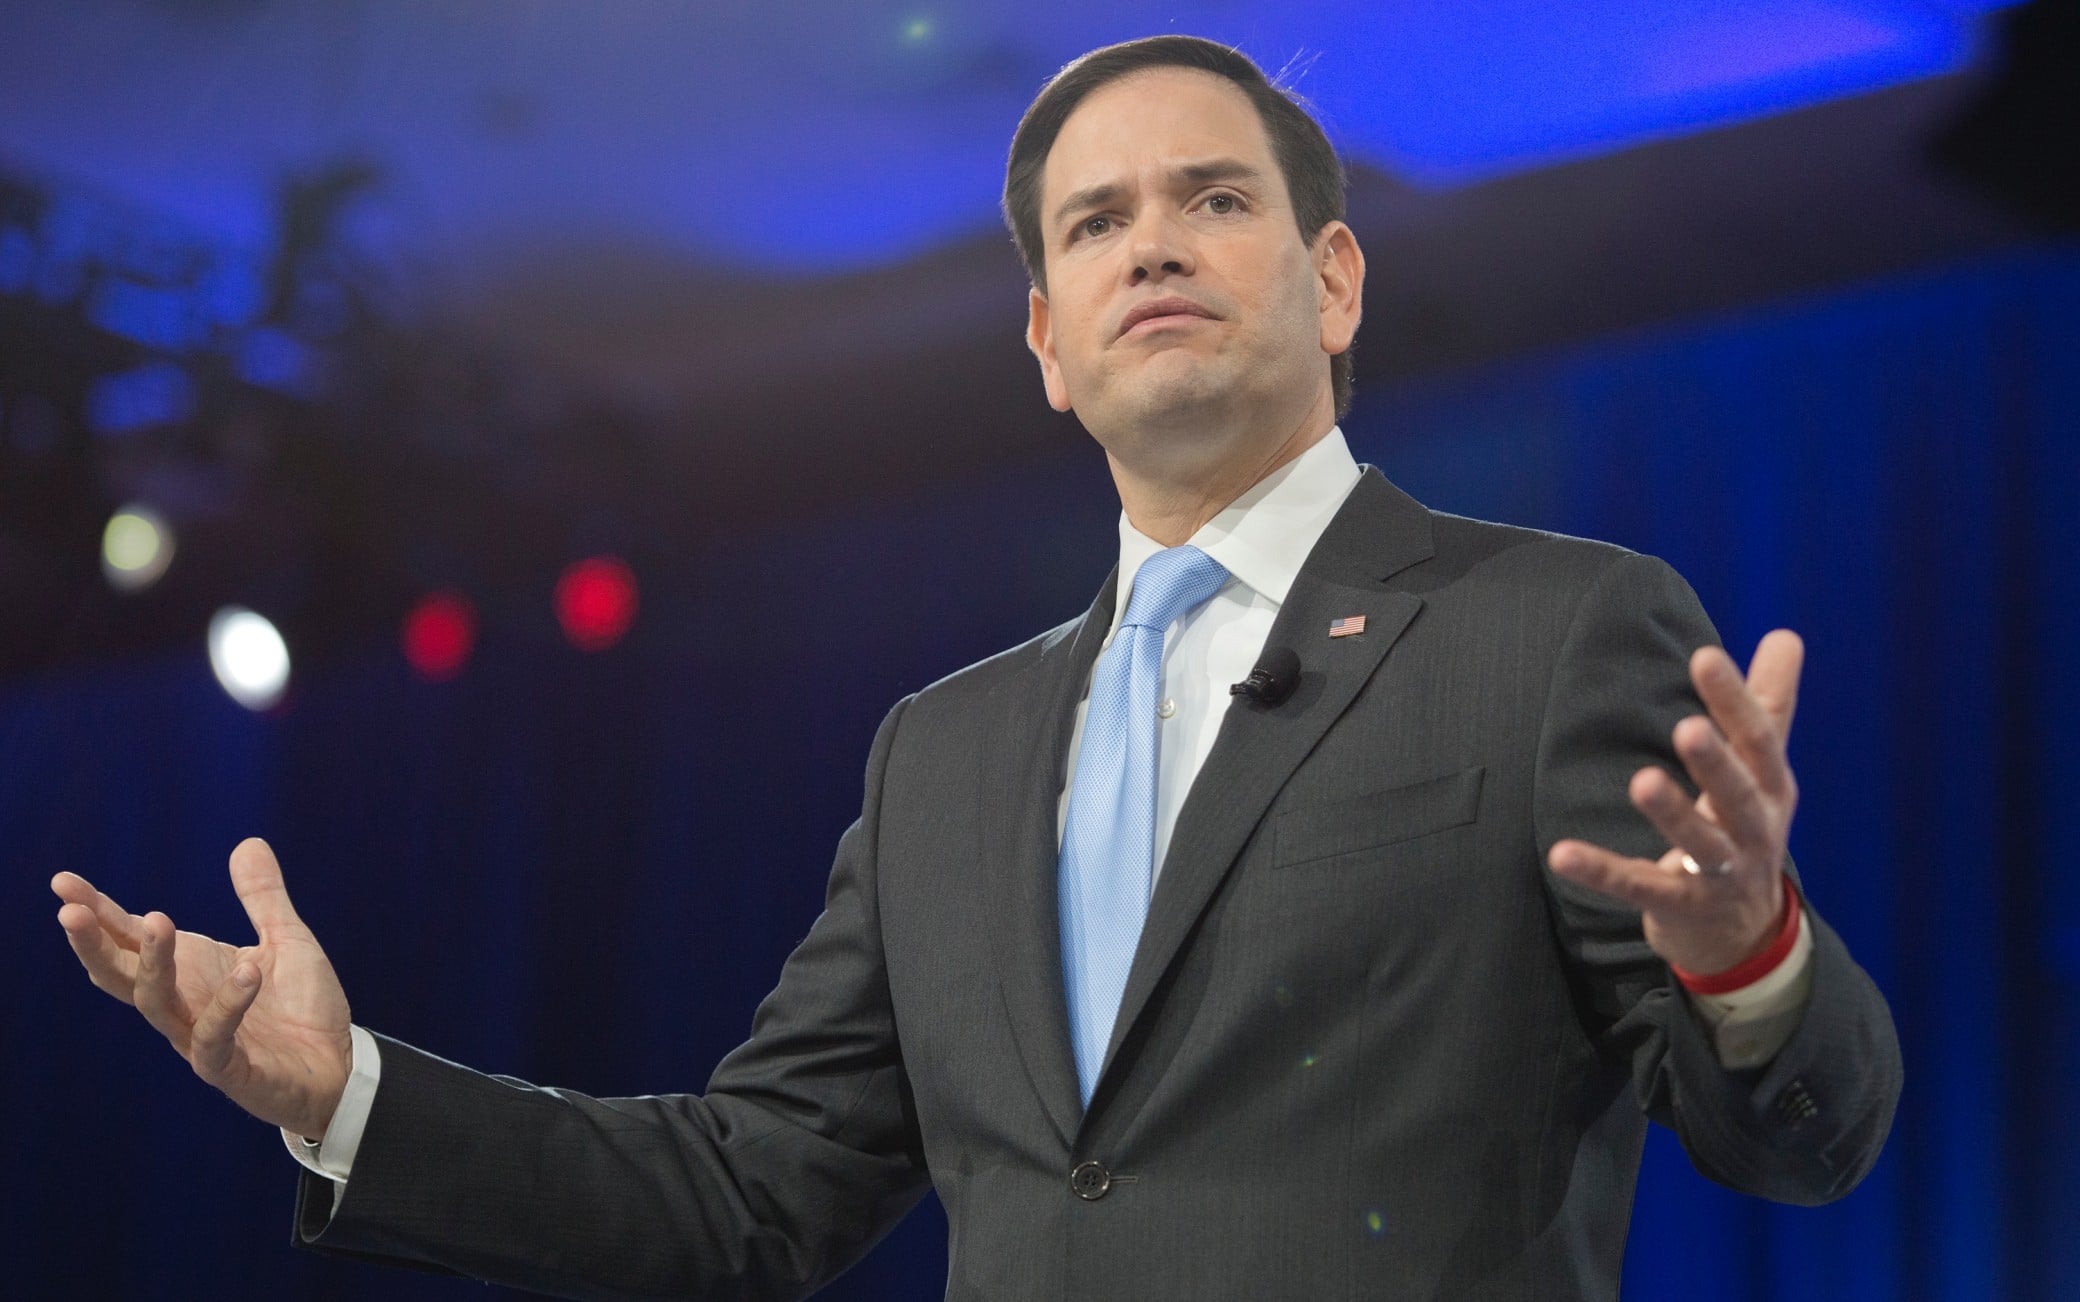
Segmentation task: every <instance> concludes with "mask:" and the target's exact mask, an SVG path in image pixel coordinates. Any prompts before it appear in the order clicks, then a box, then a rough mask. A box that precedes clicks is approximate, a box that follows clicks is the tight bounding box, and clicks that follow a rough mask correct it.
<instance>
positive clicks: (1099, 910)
mask: <svg viewBox="0 0 2080 1302" xmlns="http://www.w3.org/2000/svg"><path fill="white" fill-rule="evenodd" d="M1227 581H1228V572H1227V571H1226V570H1225V569H1222V568H1221V564H1220V562H1219V561H1216V560H1214V559H1213V558H1212V557H1211V556H1208V555H1207V554H1206V553H1205V552H1202V551H1200V550H1199V549H1198V548H1196V547H1172V548H1171V549H1170V550H1168V551H1163V552H1157V553H1156V554H1155V555H1153V556H1151V557H1149V558H1148V559H1147V560H1146V561H1143V562H1142V564H1141V569H1140V571H1139V572H1138V573H1136V574H1135V576H1134V596H1133V600H1131V601H1129V602H1128V603H1127V614H1126V618H1125V619H1123V620H1121V621H1120V627H1119V632H1118V633H1117V634H1116V635H1114V637H1113V639H1112V645H1111V647H1109V648H1108V649H1107V650H1106V652H1105V654H1104V655H1102V656H1100V657H1099V658H1098V666H1097V668H1096V669H1095V670H1094V671H1093V672H1092V674H1091V695H1090V708H1089V709H1088V710H1087V711H1086V712H1085V714H1084V719H1083V744H1082V746H1081V748H1080V749H1078V751H1077V753H1076V778H1075V781H1074V782H1073V783H1072V784H1071V785H1070V788H1069V816H1068V819H1067V821H1066V822H1065V823H1064V824H1063V827H1062V862H1061V885H1060V889H1061V910H1062V987H1063V990H1064V992H1065V993H1066V994H1067V996H1068V1000H1069V1035H1070V1038H1071V1039H1072V1040H1073V1042H1074V1044H1075V1049H1076V1077H1077V1080H1078V1081H1079V1082H1080V1083H1081V1084H1082V1086H1083V1101H1084V1103H1086V1104H1088V1103H1089V1102H1090V1101H1091V1089H1092V1087H1093V1086H1094V1085H1096V1084H1097V1081H1098V1069H1099V1068H1100V1067H1102V1066H1103V1065H1104V1064H1105V1045H1106V1043H1107V1042H1108V1041H1110V1040H1111V1038H1112V1023H1113V1019H1114V1018H1116V1017H1118V1016H1119V1001H1120V996H1121V995H1122V994H1123V993H1124V992H1125V991H1126V988H1127V970H1128V968H1130V967H1132V966H1133V962H1134V947H1135V945H1137V944H1138V943H1140V940H1141V924H1142V923H1143V922H1144V921H1145V920H1146V919H1147V917H1148V897H1149V892H1150V887H1151V884H1152V883H1153V882H1154V880H1155V836H1156V756H1157V754H1158V752H1159V751H1160V748H1161V742H1162V738H1161V733H1160V729H1161V727H1162V723H1161V720H1159V719H1158V718H1157V717H1156V705H1157V703H1158V702H1159V701H1160V700H1161V699H1162V696H1163V635H1164V633H1165V631H1166V630H1168V629H1169V627H1170V625H1171V623H1172V622H1174V621H1175V620H1177V619H1178V618H1179V617H1180V616H1183V615H1185V614H1187V613H1189V612H1191V611H1193V610H1196V609H1198V608H1199V607H1200V606H1201V605H1204V604H1205V603H1206V601H1207V599H1208V598H1210V597H1212V596H1213V594H1214V593H1216V592H1218V591H1220V587H1221V585H1222V584H1223V583H1226V582H1227Z"/></svg>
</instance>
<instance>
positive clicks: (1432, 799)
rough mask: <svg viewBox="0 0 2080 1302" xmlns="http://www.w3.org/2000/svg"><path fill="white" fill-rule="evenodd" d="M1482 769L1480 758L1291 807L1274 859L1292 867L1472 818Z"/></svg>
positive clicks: (1279, 829) (1280, 820)
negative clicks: (1415, 778) (1452, 769)
mask: <svg viewBox="0 0 2080 1302" xmlns="http://www.w3.org/2000/svg"><path fill="white" fill-rule="evenodd" d="M1484 771H1485V769H1484V768H1483V766H1481V765H1478V764H1477V765H1475V766H1474V767H1472V768H1470V769H1461V770H1460V771H1459V772H1457V773H1446V774H1444V775H1442V776H1440V777H1434V778H1425V779H1423V780H1422V781H1420V782H1411V783H1408V784H1407V785H1405V786H1399V787H1391V788H1389V789H1387V790H1385V791H1376V792H1373V793H1371V794H1370V795H1364V796H1355V797H1353V798H1351V799H1349V800H1334V801H1330V802H1328V803H1326V804H1320V805H1303V806H1301V807H1300V808H1298V809H1288V810H1286V811H1285V812H1284V813H1282V814H1280V815H1278V817H1277V819H1276V820H1275V821H1274V823H1273V825H1272V838H1273V840H1272V847H1271V861H1272V863H1273V864H1274V865H1275V866H1277V867H1280V868H1289V867H1292V866H1294V865H1297V864H1305V863H1314V862H1316V861H1318V860H1322V859H1331V858H1334V857H1335V856H1337V855H1343V854H1352V853H1355V852H1356V851H1359V850H1374V849H1378V848H1380V847H1382V846H1388V845H1395V844H1398V843H1400V842H1403V841H1412V840H1414V839H1416V838H1417V837H1419V836H1429V835H1431V834H1432V833H1434V832H1442V831H1445V830H1447V829H1449V828H1454V827H1460V826H1463V825H1465V824H1467V823H1471V822H1472V821H1474V819H1475V818H1476V817H1478V816H1479V814H1480V806H1481V775H1482V773H1483V772H1484Z"/></svg>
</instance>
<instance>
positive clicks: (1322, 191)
mask: <svg viewBox="0 0 2080 1302" xmlns="http://www.w3.org/2000/svg"><path fill="white" fill-rule="evenodd" d="M1150 68H1197V69H1198V70H1199V71H1201V72H1210V73H1213V74H1214V75H1215V76H1217V77H1225V78H1227V79H1228V80H1229V81H1231V82H1233V83H1234V84H1235V85H1236V86H1238V87H1240V88H1241V90H1242V93H1243V94H1245V95H1247V96H1249V100H1250V103H1251V104H1254V105H1255V106H1256V109H1257V118H1258V120H1259V121H1261V122H1262V123H1263V124H1264V133H1265V134H1266V135H1268V136H1270V137H1271V153H1272V156H1273V157H1275V158H1276V159H1277V160H1278V170H1279V172H1280V173H1281V174H1282V175H1283V176H1284V178H1285V183H1286V190H1287V192H1288V193H1289V194H1290V195H1291V196H1292V200H1293V218H1294V220H1295V222H1296V223H1297V224H1298V225H1299V227H1300V238H1301V239H1302V240H1304V241H1306V242H1307V244H1308V246H1309V247H1313V245H1314V242H1315V239H1316V237H1318V236H1319V235H1320V234H1321V233H1322V228H1323V227H1324V226H1327V225H1328V224H1329V223H1330V222H1332V221H1337V220H1340V219H1341V218H1342V217H1343V185H1344V177H1343V164H1342V163H1341V162H1340V161H1338V159H1337V157H1336V148H1335V146H1333V145H1331V144H1330V143H1329V137H1328V136H1327V135H1326V134H1325V133H1324V132H1323V131H1322V128H1321V124H1320V123H1318V122H1316V121H1315V120H1314V118H1313V117H1312V116H1311V115H1310V114H1309V113H1308V111H1307V108H1306V106H1305V104H1304V102H1303V101H1302V100H1301V99H1300V97H1299V96H1298V95H1296V94H1295V93H1293V92H1292V91H1290V90H1288V89H1286V88H1285V87H1282V86H1279V85H1275V84H1274V83H1272V81H1271V80H1270V79H1268V78H1267V77H1265V76H1264V71H1263V69H1261V68H1259V67H1257V65H1256V64H1255V63H1253V62H1251V61H1250V58H1249V56H1248V55H1246V54H1243V53H1242V52H1241V51H1239V50H1235V49H1231V48H1229V47H1228V46H1225V45H1216V44H1215V43H1214V42H1212V41H1208V40H1203V39H1201V38H1199V37H1197V36H1149V37H1144V38H1143V39H1141V40H1138V41H1124V42H1121V43H1120V44H1118V45H1108V46H1105V47H1104V48H1102V49H1097V50H1092V51H1091V52H1090V53H1089V54H1086V55H1084V56H1083V57H1082V58H1079V59H1077V60H1075V61H1074V62H1072V63H1070V64H1068V65H1067V66H1065V67H1064V68H1063V69H1062V70H1061V71H1060V72H1058V73H1056V74H1055V75H1054V76H1053V77H1052V78H1051V79H1049V81H1048V83H1047V84H1046V85H1045V86H1043V87H1041V88H1040V94H1039V96H1038V97H1037V98H1035V99H1034V100H1033V102H1032V104H1030V105H1029V106H1027V108H1026V113H1025V116H1024V117H1023V118H1021V119H1019V123H1018V131H1017V133H1016V134H1014V135H1013V136H1012V137H1011V157H1010V159H1009V161H1008V162H1007V163H1006V164H1005V167H1004V221H1005V224H1006V225H1008V226H1010V227H1011V239H1012V242H1013V243H1015V244H1017V245H1018V256H1019V257H1020V258H1021V259H1023V260H1024V262H1025V264H1026V275H1028V276H1030V277H1031V278H1032V281H1033V287H1034V288H1035V289H1038V290H1039V291H1040V292H1041V293H1042V294H1045V293H1046V292H1047V266H1046V263H1045V261H1044V258H1043V254H1044V252H1045V237H1044V236H1043V235H1042V234H1041V231H1040V175H1041V172H1042V171H1043V170H1044V169H1045V168H1046V166H1047V155H1048V152H1049V151H1050V150H1052V149H1053V148H1054V141H1055V137H1056V136H1058V135H1060V134H1061V132H1062V124H1063V123H1064V122H1067V121H1068V120H1069V115H1070V114H1071V113H1073V112H1075V111H1076V106H1077V105H1078V104H1081V103H1082V102H1083V101H1084V98H1085V97H1086V96H1088V95H1089V94H1090V93H1091V92H1092V91H1094V90H1097V89H1099V88H1100V87H1102V86H1106V85H1109V84H1111V83H1112V82H1115V81H1118V80H1119V79H1120V78H1122V77H1125V76H1127V75H1128V74H1130V73H1135V72H1142V71H1145V70H1147V69H1150ZM1329 380H1330V387H1331V389H1332V391H1333V393H1334V397H1335V401H1336V417H1337V419H1338V420H1341V419H1343V417H1344V416H1345V415H1347V414H1349V411H1350V405H1351V354H1350V350H1349V349H1345V350H1344V351H1343V352H1341V353H1338V354H1336V355H1335V356H1334V357H1331V358H1330V359H1329Z"/></svg>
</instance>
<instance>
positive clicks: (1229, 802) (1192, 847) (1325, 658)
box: [1048, 467, 1431, 1094]
mask: <svg viewBox="0 0 2080 1302" xmlns="http://www.w3.org/2000/svg"><path fill="white" fill-rule="evenodd" d="M1430 554H1431V543H1430V516H1429V512H1427V511H1426V510H1424V509H1423V507H1422V506H1421V505H1419V504H1418V503H1417V502H1416V501H1415V500H1414V499H1413V498H1410V497H1409V496H1407V495H1406V494H1405V493H1403V492H1401V490H1399V489H1397V488H1395V487H1394V486H1393V485H1391V484H1389V483H1388V482H1387V481H1386V479H1385V478H1384V477H1383V476H1381V475H1380V474H1379V472H1378V471H1376V470H1373V469H1372V468H1370V467H1366V468H1365V474H1364V475H1363V477H1362V478H1361V479H1360V480H1359V481H1358V485H1357V487H1356V488H1354V489H1352V490H1351V495H1350V497H1349V498H1348V499H1346V500H1345V502H1344V504H1343V507H1342V509H1341V510H1339V511H1338V512H1337V514H1336V517H1335V519H1333V520H1332V521H1330V523H1329V527H1328V529H1327V530H1326V531H1324V533H1323V534H1322V537H1321V540H1320V541H1319V542H1317V543H1316V544H1315V547H1314V550H1313V551H1312V552H1310V553H1309V554H1308V558H1307V561H1306V563H1305V564H1304V565H1303V566H1302V567H1301V570H1300V574H1299V577H1298V578H1297V579H1296V580H1295V581H1294V583H1293V588H1292V591H1290V592H1289V593H1287V594H1286V600H1285V604H1284V605H1283V606H1281V607H1280V609H1279V612H1278V618H1277V620H1276V621H1274V622H1273V624H1272V628H1271V635H1270V637H1269V639H1268V640H1267V642H1266V646H1267V648H1268V647H1280V646H1283V647H1289V648H1291V649H1292V650H1293V651H1294V652H1295V653H1296V654H1297V655H1298V656H1299V658H1300V683H1299V686H1298V687H1297V688H1296V689H1295V690H1294V692H1293V694H1292V695H1291V696H1290V697H1288V698H1287V699H1286V700H1285V701H1284V702H1282V703H1280V704H1279V705H1276V706H1270V707H1266V706H1261V705H1257V704H1254V703H1252V702H1250V701H1248V700H1247V699H1246V698H1242V697H1237V698H1235V700H1234V701H1233V702H1232V703H1231V704H1230V705H1229V707H1228V712H1227V714H1226V715H1225V716H1223V718H1222V720H1221V727H1220V732H1219V733H1218V734H1217V735H1216V736H1215V738H1214V743H1213V749H1212V750H1211V752H1209V753H1208V755H1207V757H1206V763H1205V765H1204V766H1203V767H1202V768H1201V769H1200V770H1199V775H1198V777H1197V778H1196V779H1195V780H1194V781H1193V783H1192V788H1191V791H1190V793H1189V794H1188V795H1187V796H1186V797H1185V802H1184V807H1183V808H1182V809H1181V810H1180V811H1179V812H1178V817H1177V827H1176V829H1175V830H1174V831H1173V833H1172V834H1171V839H1170V850H1169V853H1168V855H1167V857H1166V858H1165V859H1164V860H1163V871H1162V875H1161V876H1160V877H1159V878H1158V879H1157V881H1156V891H1155V897H1154V898H1153V899H1152V900H1151V901H1150V904H1149V912H1148V921H1147V924H1146V925H1145V926H1144V927H1143V929H1142V932H1141V941H1140V944H1139V945H1138V946H1137V947H1136V949H1135V951H1134V963H1133V967H1132V969H1131V970H1130V971H1129V972H1128V975H1127V988H1126V992H1125V994H1124V996H1123V997H1122V999H1121V1001H1120V1010H1119V1016H1118V1018H1117V1019H1116V1020H1115V1021H1114V1022H1113V1024H1112V1040H1111V1043H1110V1045H1109V1046H1108V1047H1107V1049H1106V1054H1105V1058H1106V1071H1107V1072H1109V1071H1110V1070H1111V1066H1112V1061H1113V1059H1114V1057H1115V1056H1116V1055H1117V1054H1118V1052H1119V1046H1120V1043H1121V1042H1122V1041H1123V1040H1124V1039H1125V1038H1126V1035H1127V1034H1128V1032H1129V1031H1130V1030H1131V1029H1132V1027H1133V1024H1134V1022H1135V1020H1136V1019H1137V1018H1138V1017H1139V1016H1140V1015H1141V1013H1142V1011H1143V1010H1144V1009H1145V1008H1146V1007H1147V1004H1148V1000H1149V996H1150V994H1151V993H1152V992H1153V991H1154V990H1155V987H1156V984H1157V982H1158V981H1160V980H1161V979H1162V976H1163V973H1164V972H1165V971H1166V970H1167V969H1168V968H1169V966H1170V964H1171V962H1172V961H1173V960H1174V959H1175V958H1176V956H1177V952H1178V950H1179V948H1180V947H1181V946H1182V945H1183V943H1184V939H1185V937H1186V936H1187V935H1188V934H1190V932H1191V929H1192V926H1193V924H1194V923H1196V922H1197V921H1198V918H1199V915H1200V914H1201V913H1202V912H1204V910H1205V908H1206V905H1207V904H1208V902H1209V901H1210V900H1211V899H1212V898H1213V893H1214V891H1215V890H1216V889H1217V888H1218V887H1219V886H1220V884H1221V882H1222V880H1223V879H1225V878H1226V877H1227V875H1228V872H1229V870H1230V869H1231V868H1232V867H1233V865H1234V862H1235V859H1236V857H1237V856H1238V855H1239V854H1240V853H1241V851H1242V847H1243V845H1244V843H1245V842H1247V841H1248V840H1249V837H1250V835H1251V833H1252V832H1254V831H1255V830H1256V826H1257V824H1258V822H1259V821H1261V820H1262V818H1263V816H1264V811H1265V810H1266V809H1267V808H1268V807H1269V806H1270V804H1271V801H1272V799H1273V798H1274V797H1275V796H1277V794H1278V792H1279V790H1280V788H1282V787H1284V786H1285V784H1286V781H1287V779H1289V778H1290V777H1292V775H1293V771H1294V770H1295V769H1297V768H1299V766H1300V764H1301V762H1302V761H1303V760H1305V759H1306V758H1307V755H1308V753H1309V752H1310V751H1312V750H1313V749H1314V746H1315V743H1316V742H1318V741H1320V740H1321V737H1322V734H1323V733H1325V732H1327V731H1328V729H1329V725H1331V724H1332V723H1334V722H1335V721H1336V720H1337V719H1338V718H1339V717H1340V716H1341V715H1342V714H1343V712H1344V710H1345V709H1346V708H1348V707H1349V705H1350V703H1351V700H1352V698H1354V697H1355V696H1357V694H1358V691H1359V689H1361V688H1362V687H1364V685H1365V683H1366V682H1367V681H1368V680H1369V679H1370V678H1371V677H1372V674H1373V671H1374V670H1375V669H1376V668H1378V666H1379V663H1380V661H1381V660H1382V659H1384V658H1385V656H1386V654H1387V650H1388V648H1389V647H1391V646H1393V644H1394V642H1395V640H1396V639H1397V638H1399V637H1400V636H1401V633H1402V631H1403V630H1404V629H1406V628H1407V627H1408V625H1409V622H1410V621H1411V620H1413V619H1414V618H1415V616H1416V612H1417V611H1418V610H1420V609H1421V608H1422V605H1423V601H1422V598H1421V597H1418V596H1416V595H1414V594H1413V593H1410V592H1403V591H1395V590H1393V589H1392V588H1390V587H1389V586H1388V585H1387V583H1386V579H1387V578H1388V577H1389V576H1391V575H1393V574H1395V573H1398V572H1399V571H1401V570H1404V569H1406V568H1407V567H1408V566H1410V565H1413V564H1415V563H1416V562H1417V561H1420V560H1423V559H1424V558H1426V557H1428V556H1429V555H1430ZM1108 615H1109V611H1108ZM1351 615H1362V616H1364V618H1365V626H1364V627H1365V631H1364V632H1363V633H1362V634H1359V635H1357V636H1352V637H1338V638H1331V637H1330V636H1329V625H1330V624H1331V623H1332V622H1334V621H1336V620H1339V619H1343V618H1344V617H1346V616H1351ZM1085 664H1086V668H1087V666H1088V662H1085ZM1074 708H1075V699H1074V698H1073V697H1072V698H1071V700H1070V703H1069V709H1070V710H1071V711H1073V710H1074ZM1054 772H1055V774H1056V778H1055V783H1056V785H1057V786H1058V785H1059V781H1060V778H1059V774H1060V768H1059V765H1057V767H1056V769H1055V770H1054ZM1055 789H1056V788H1055V787H1049V788H1048V790H1049V792H1050V794H1052V793H1053V791H1054V790H1055ZM1049 808H1050V810H1051V809H1052V805H1051V804H1050V806H1049ZM1050 830H1052V825H1051V824H1050ZM1050 880H1051V879H1050ZM1054 907H1055V906H1054V900H1053V896H1052V895H1050V896H1049V901H1048V908H1049V913H1050V919H1051V918H1052V915H1053V911H1054ZM1056 946H1057V951H1058V946H1059V942H1058V941H1057V942H1056ZM1060 988H1061V978H1060V972H1059V962H1058V961H1057V962H1056V974H1055V990H1056V995H1057V999H1059V992H1060ZM1057 1016H1058V1020H1060V1021H1062V1023H1063V1025H1064V1030H1063V1032H1062V1034H1063V1036H1064V1043H1065V1044H1066V1036H1067V1030H1066V1016H1065V1015H1063V1014H1059V1013H1058V1014H1057ZM1073 1079H1074V1078H1073V1076H1072V1077H1071V1080H1072V1082H1073ZM1072 1089H1073V1085H1072ZM1098 1090H1099V1092H1100V1093H1101V1094H1102V1093H1103V1092H1104V1090H1105V1081H1104V1078H1103V1075H1102V1074H1101V1076H1100V1079H1099V1083H1098Z"/></svg>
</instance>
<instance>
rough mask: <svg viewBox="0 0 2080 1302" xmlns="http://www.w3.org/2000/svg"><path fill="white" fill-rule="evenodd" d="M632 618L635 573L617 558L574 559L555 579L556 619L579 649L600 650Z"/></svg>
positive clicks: (622, 631) (618, 635)
mask: <svg viewBox="0 0 2080 1302" xmlns="http://www.w3.org/2000/svg"><path fill="white" fill-rule="evenodd" d="M635 618H636V576H635V575H634V574H633V573H631V572H630V571H629V568H628V566H627V565H626V564H624V563H623V562H622V561H621V560H620V559H619V558H618V557H614V556H594V557H592V558H591V559H589V560H582V561H578V562H576V563H575V564H573V565H571V566H570V567H568V568H567V569H565V570H564V572H563V577H562V578H560V579H558V580H557V581H556V622H557V623H559V624H561V625H563V635H564V636H565V637H566V638H569V639H570V643H571V645H572V646H574V647H576V648H578V649H579V650H580V651H604V650H606V649H607V648H608V647H610V646H612V645H614V644H615V643H616V642H619V641H620V640H621V638H622V635H624V634H625V633H627V632H628V628H629V625H630V624H633V623H634V622H635Z"/></svg>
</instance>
